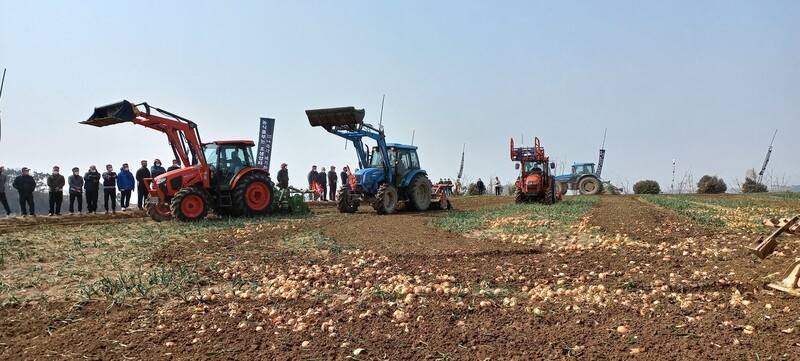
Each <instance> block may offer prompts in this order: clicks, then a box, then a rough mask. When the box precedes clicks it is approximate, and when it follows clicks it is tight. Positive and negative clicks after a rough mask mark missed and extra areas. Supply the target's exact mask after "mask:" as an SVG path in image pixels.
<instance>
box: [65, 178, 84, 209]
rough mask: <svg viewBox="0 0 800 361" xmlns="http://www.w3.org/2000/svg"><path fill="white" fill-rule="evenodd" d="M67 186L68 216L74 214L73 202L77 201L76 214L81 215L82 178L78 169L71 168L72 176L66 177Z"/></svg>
mask: <svg viewBox="0 0 800 361" xmlns="http://www.w3.org/2000/svg"><path fill="white" fill-rule="evenodd" d="M67 186H69V214H75V201H76V200H77V201H78V214H81V213H83V177H81V170H80V169H78V167H75V168H72V175H71V176H69V177H67Z"/></svg>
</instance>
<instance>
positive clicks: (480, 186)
mask: <svg viewBox="0 0 800 361" xmlns="http://www.w3.org/2000/svg"><path fill="white" fill-rule="evenodd" d="M475 186H476V187H478V195H479V196H482V195H483V191H485V190H486V186H485V185H484V184H483V181H482V180H481V179H480V178H478V182H477V183H475Z"/></svg>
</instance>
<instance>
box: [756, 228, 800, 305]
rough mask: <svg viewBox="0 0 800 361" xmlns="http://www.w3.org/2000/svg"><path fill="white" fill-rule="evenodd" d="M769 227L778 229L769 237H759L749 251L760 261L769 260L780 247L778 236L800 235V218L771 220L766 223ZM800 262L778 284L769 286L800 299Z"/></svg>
mask: <svg viewBox="0 0 800 361" xmlns="http://www.w3.org/2000/svg"><path fill="white" fill-rule="evenodd" d="M764 224H765V225H767V226H772V227H777V228H778V229H776V230H775V231H774V232H772V234H770V235H769V236H762V237H759V238H758V239H757V240H756V241H755V242H753V244H751V245H750V246H749V247H748V249H749V250H750V253H752V254H754V255H755V256H756V257H758V258H760V259H764V258H767V256H769V255H770V254H772V252H774V251H775V248H776V247H777V246H778V239H777V238H778V236H780V235H781V234H782V233H784V232H786V233H789V234H798V233H800V216H794V217H792V218H782V219H770V220H768V221H766V222H764ZM798 281H800V261H796V262H794V263H792V265H791V266H789V268H788V269H786V271H784V272H783V274H782V275H781V280H780V281H778V282H773V283H770V284H769V285H768V286H769V287H771V288H774V289H776V290H779V291H783V292H786V293H789V294H792V295H795V296H798V297H800V286H798Z"/></svg>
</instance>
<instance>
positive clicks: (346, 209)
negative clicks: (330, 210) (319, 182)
mask: <svg viewBox="0 0 800 361" xmlns="http://www.w3.org/2000/svg"><path fill="white" fill-rule="evenodd" d="M336 199H338V201H337V203H336V208H337V209H338V210H339V212H340V213H356V211H357V210H358V202H356V201H353V200H352V198H351V197H350V190H349V189H347V188H345V187H342V188H339V191H338V192H336Z"/></svg>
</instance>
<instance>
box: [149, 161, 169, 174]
mask: <svg viewBox="0 0 800 361" xmlns="http://www.w3.org/2000/svg"><path fill="white" fill-rule="evenodd" d="M166 172H167V170H166V169H164V167H162V166H161V160H160V159H158V158H156V159H155V160H154V161H153V166H152V167H150V178H155V177H158V176H160V175H162V174H164V173H166Z"/></svg>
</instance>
